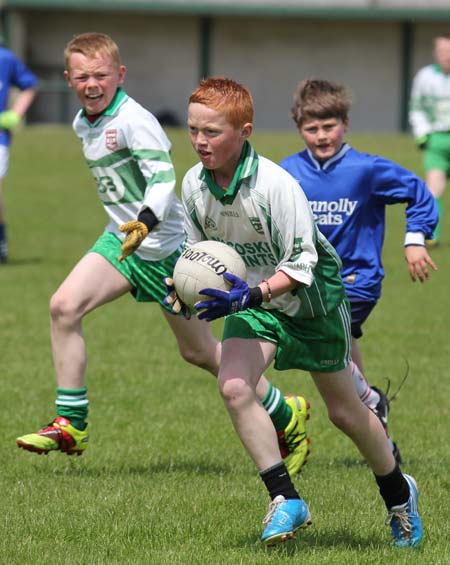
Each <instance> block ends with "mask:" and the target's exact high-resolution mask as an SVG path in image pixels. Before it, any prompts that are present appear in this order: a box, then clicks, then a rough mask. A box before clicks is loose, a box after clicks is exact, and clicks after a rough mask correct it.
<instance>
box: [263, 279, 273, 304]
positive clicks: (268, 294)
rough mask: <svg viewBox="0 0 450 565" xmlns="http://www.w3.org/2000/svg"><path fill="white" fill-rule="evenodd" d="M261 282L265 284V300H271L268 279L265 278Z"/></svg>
mask: <svg viewBox="0 0 450 565" xmlns="http://www.w3.org/2000/svg"><path fill="white" fill-rule="evenodd" d="M261 282H263V283H264V284H265V285H266V286H267V302H270V301H271V300H272V289H271V288H270V284H269V281H268V280H267V279H263V280H262V281H261Z"/></svg>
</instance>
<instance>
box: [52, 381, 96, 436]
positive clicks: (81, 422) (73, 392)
mask: <svg viewBox="0 0 450 565" xmlns="http://www.w3.org/2000/svg"><path fill="white" fill-rule="evenodd" d="M56 391H57V393H58V397H57V398H56V400H55V404H56V412H57V414H58V416H62V417H63V418H67V419H68V420H70V423H71V424H72V426H73V427H74V428H77V429H78V430H84V429H85V428H86V426H87V424H86V418H87V415H88V411H89V400H88V398H87V388H86V387H83V388H75V389H65V388H57V389H56Z"/></svg>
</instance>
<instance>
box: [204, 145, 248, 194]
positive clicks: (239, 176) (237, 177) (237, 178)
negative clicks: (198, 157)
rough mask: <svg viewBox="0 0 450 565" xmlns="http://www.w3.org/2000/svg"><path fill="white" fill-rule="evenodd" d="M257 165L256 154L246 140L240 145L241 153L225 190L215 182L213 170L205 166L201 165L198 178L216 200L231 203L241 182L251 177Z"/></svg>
mask: <svg viewBox="0 0 450 565" xmlns="http://www.w3.org/2000/svg"><path fill="white" fill-rule="evenodd" d="M257 167H258V154H257V153H256V151H255V150H254V149H253V147H252V146H251V145H250V143H249V142H248V141H246V142H245V143H244V145H243V147H242V153H241V156H240V158H239V162H238V164H237V167H236V171H235V172H234V176H233V180H232V181H231V183H230V186H229V187H228V188H227V190H226V191H224V190H223V188H222V187H220V186H219V185H218V184H216V182H215V181H214V176H213V172H212V171H211V170H209V169H205V167H203V168H202V170H201V172H200V179H202V180H203V181H204V182H205V183H206V185H207V187H208V189H209V191H210V192H211V194H212V195H213V196H214V198H215V199H216V200H220V201H221V202H222V203H223V204H232V203H233V201H234V199H235V198H236V194H237V193H238V190H239V188H240V186H241V184H242V182H243V181H244V180H245V179H248V178H249V177H251V176H252V175H253V173H254V172H255V171H256V169H257Z"/></svg>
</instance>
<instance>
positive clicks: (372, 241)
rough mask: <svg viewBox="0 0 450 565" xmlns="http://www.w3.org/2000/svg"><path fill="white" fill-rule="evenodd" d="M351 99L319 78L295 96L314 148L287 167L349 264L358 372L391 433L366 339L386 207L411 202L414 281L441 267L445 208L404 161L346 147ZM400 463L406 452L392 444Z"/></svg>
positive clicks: (377, 291)
mask: <svg viewBox="0 0 450 565" xmlns="http://www.w3.org/2000/svg"><path fill="white" fill-rule="evenodd" d="M351 102H352V101H351V93H350V91H349V90H348V89H347V88H345V87H344V86H342V85H339V84H336V83H333V82H330V81H327V80H318V79H311V80H305V81H302V82H300V84H299V85H298V87H297V89H296V90H295V92H294V104H293V107H292V117H293V119H294V121H295V123H296V124H297V128H298V131H299V133H300V135H301V137H302V138H303V140H304V142H305V144H306V149H305V150H304V151H302V152H300V153H295V154H294V155H291V156H289V157H286V158H285V159H284V160H283V161H282V162H281V163H280V165H281V167H283V168H284V169H285V170H286V171H288V172H289V173H290V174H291V175H292V176H293V177H294V178H295V179H296V180H297V181H298V182H299V184H300V186H301V187H302V189H303V191H304V192H305V194H306V197H307V198H308V200H309V202H310V204H311V208H312V211H313V213H314V216H315V219H316V222H317V226H318V228H319V229H320V231H321V232H322V233H323V234H324V235H325V237H326V238H327V239H328V241H329V242H330V243H331V244H332V245H333V247H334V248H335V249H336V250H337V252H338V254H339V256H340V258H341V260H342V264H343V267H342V278H343V281H344V286H345V290H346V294H347V297H348V298H349V300H350V306H351V312H352V327H351V331H352V359H353V363H352V372H353V380H354V382H355V385H356V389H357V391H358V394H359V396H360V398H361V400H362V401H363V402H364V403H365V404H366V405H367V406H368V407H369V408H370V409H371V410H373V411H374V412H375V414H376V415H377V416H378V417H379V418H380V420H381V421H382V423H383V425H384V427H385V429H386V433H388V430H387V423H388V422H387V419H388V412H389V400H388V398H387V397H386V395H385V394H384V393H383V392H382V391H381V390H380V389H378V388H376V387H370V386H369V385H368V383H367V381H366V379H365V378H364V367H363V361H362V355H361V352H360V350H359V347H358V341H357V340H358V339H359V338H360V337H361V336H362V329H361V328H362V325H363V324H364V322H365V321H366V320H367V318H368V317H369V315H370V313H371V311H372V310H373V308H374V307H375V305H376V303H377V301H378V299H379V298H380V295H381V283H382V280H383V277H384V270H383V265H382V262H381V254H382V248H383V241H384V233H385V208H386V206H387V205H389V204H406V205H407V206H406V211H405V216H406V236H405V241H404V249H405V259H406V262H407V266H408V270H409V274H410V277H411V280H412V281H416V280H417V279H418V280H420V281H421V282H422V283H423V282H425V281H426V280H427V279H428V278H429V270H428V267H431V268H432V269H434V270H435V269H436V265H435V263H434V262H433V261H432V259H431V257H430V256H429V254H428V252H427V250H426V248H425V238H431V237H432V234H433V230H434V227H435V226H436V222H437V209H436V205H435V203H434V200H433V197H432V195H431V193H430V191H429V190H428V188H427V186H426V184H425V183H424V182H423V181H422V180H421V179H420V178H419V177H417V176H416V175H415V174H413V173H411V172H410V171H408V170H406V169H404V168H403V167H400V166H399V165H397V164H396V163H394V162H392V161H389V160H388V159H384V158H382V157H378V156H376V155H368V154H366V153H360V152H359V151H356V150H355V149H353V148H352V147H350V145H348V143H346V142H345V141H344V136H345V133H346V132H347V129H348V127H349V116H348V114H349V111H350V107H351ZM392 448H393V451H394V455H395V457H396V459H397V460H398V461H399V462H400V459H401V458H400V453H399V450H398V448H397V446H396V445H395V443H393V442H392Z"/></svg>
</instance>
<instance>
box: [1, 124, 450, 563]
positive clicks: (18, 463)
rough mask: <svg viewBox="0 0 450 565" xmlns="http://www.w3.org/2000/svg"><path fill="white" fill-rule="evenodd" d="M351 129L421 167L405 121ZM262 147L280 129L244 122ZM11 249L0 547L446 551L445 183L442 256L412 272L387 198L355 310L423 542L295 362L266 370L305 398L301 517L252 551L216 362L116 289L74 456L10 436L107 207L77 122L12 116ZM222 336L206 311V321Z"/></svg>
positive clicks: (371, 558) (119, 551) (269, 146)
mask: <svg viewBox="0 0 450 565" xmlns="http://www.w3.org/2000/svg"><path fill="white" fill-rule="evenodd" d="M169 135H170V137H171V138H172V140H173V144H174V148H173V157H174V161H175V163H176V166H177V172H178V176H179V178H181V176H182V174H183V173H184V172H185V170H186V169H187V168H188V167H189V166H190V165H191V164H193V163H194V162H195V156H194V154H193V152H192V150H191V149H190V148H189V146H188V143H187V136H186V134H185V133H184V132H183V131H178V130H170V131H169ZM351 141H352V142H353V144H354V145H355V146H356V147H357V148H359V149H362V150H367V151H369V152H377V153H380V154H382V155H384V156H386V157H389V158H391V159H394V160H397V161H399V162H400V163H401V164H403V165H404V166H407V167H409V168H411V169H413V170H414V171H415V172H417V173H418V174H422V170H421V156H420V155H419V154H418V153H417V152H416V151H415V149H414V147H413V143H412V140H411V138H409V137H406V136H387V135H386V136H372V135H358V136H357V135H353V136H351ZM253 143H254V146H255V148H256V150H257V151H258V152H260V153H261V154H264V155H266V156H268V157H270V158H272V159H273V160H275V161H277V160H279V159H280V158H281V157H283V156H285V155H287V154H288V153H291V152H294V151H296V150H297V148H298V139H297V136H296V135H295V134H294V133H292V134H291V133H282V132H278V133H274V132H271V133H268V132H267V133H256V134H255V135H254V137H253ZM6 185H7V204H8V217H9V226H8V227H9V235H10V256H11V260H10V263H9V264H8V265H6V266H4V267H1V268H0V282H1V299H0V300H1V308H0V320H1V329H0V359H1V361H0V363H1V371H2V394H1V401H0V402H1V410H0V461H1V471H0V485H1V508H2V512H1V516H0V563H5V564H8V565H9V564H20V565H24V564H33V565H35V564H36V565H37V564H45V565H50V564H52V565H53V564H55V565H56V564H67V565H69V564H86V565H90V564H114V563H133V564H135V563H136V564H137V563H139V564H141V563H142V564H147V563H148V564H159V563H161V564H162V563H164V564H170V565H172V564H184V563H186V564H187V563H189V564H222V563H223V564H258V565H259V564H265V563H288V562H298V563H308V564H321V565H322V564H324V563H326V564H328V563H331V564H342V563H344V562H345V563H346V565H351V564H360V563H365V564H378V563H380V564H381V563H388V562H389V563H392V564H397V563H399V564H402V563H420V564H421V565H422V564H448V563H450V506H449V489H450V479H449V474H448V469H449V466H450V443H449V429H450V413H449V412H450V401H449V398H450V371H449V358H450V339H449V321H448V320H449V313H450V293H449V274H450V221H449V218H450V192H449V191H447V194H446V200H447V209H448V211H449V214H448V215H447V218H445V220H446V224H445V225H444V241H443V244H442V246H441V247H440V248H439V249H437V250H436V251H435V252H434V253H433V257H434V259H435V261H436V262H437V263H438V265H439V271H438V272H437V273H433V275H432V280H431V281H430V282H429V283H428V284H427V285H420V284H419V283H416V284H412V283H411V282H410V281H409V278H408V273H407V269H406V264H405V261H404V258H403V249H402V244H403V232H404V221H403V208H402V207H401V206H395V207H392V208H391V209H390V210H389V212H388V219H387V226H388V227H387V234H386V243H385V249H384V263H385V268H386V279H385V283H384V288H383V297H382V299H381V301H380V303H379V305H378V306H377V308H376V309H375V311H374V312H373V314H372V315H371V317H370V319H369V321H368V322H367V324H366V325H365V326H364V327H365V335H364V337H363V338H362V340H361V348H362V351H363V354H364V356H365V363H366V369H367V376H368V379H369V381H370V382H371V383H373V384H377V385H378V386H380V387H385V386H386V383H387V379H390V380H391V381H392V385H391V389H392V388H393V389H394V390H395V388H396V386H397V385H398V384H399V383H400V381H401V380H402V377H403V375H404V372H405V359H407V360H408V363H409V365H410V373H409V378H408V380H407V382H406V384H405V385H404V387H403V389H402V390H401V392H400V394H399V396H398V399H397V400H395V402H394V403H393V406H392V413H391V430H392V434H393V436H394V438H395V440H396V441H397V442H398V444H399V446H400V447H401V450H402V454H403V458H404V464H403V469H404V470H405V471H407V472H408V473H410V474H412V475H414V476H415V477H416V479H417V481H418V484H419V488H420V494H421V510H422V516H423V522H424V528H425V536H424V541H423V544H422V547H421V548H420V549H419V550H417V551H414V552H411V551H401V550H397V549H394V548H393V547H392V546H391V543H390V532H389V528H388V527H387V526H385V525H384V519H385V509H384V507H383V504H382V501H381V498H380V497H379V496H378V493H377V488H376V485H375V482H374V481H373V480H372V477H371V475H370V473H369V471H368V469H367V468H366V465H365V464H364V463H363V462H362V461H361V458H360V457H359V455H358V453H357V452H356V451H355V449H354V447H353V446H352V444H351V443H350V441H348V440H347V439H346V438H344V437H343V436H341V434H340V433H339V432H338V431H337V430H335V429H334V428H333V427H332V426H331V424H330V423H329V422H328V420H327V417H326V414H325V410H324V406H323V404H322V403H321V401H320V400H319V398H318V394H317V393H316V391H315V389H314V387H313V386H312V383H311V381H310V379H309V376H308V375H307V374H305V373H301V372H294V371H292V372H287V373H278V372H275V371H273V370H270V371H269V373H268V376H269V377H270V378H271V380H273V382H274V383H275V384H276V385H277V386H279V387H281V388H282V390H283V391H284V392H286V393H288V392H291V393H292V392H302V393H303V394H304V395H306V396H307V398H308V399H309V400H310V402H311V420H310V426H309V431H310V435H311V441H312V453H311V457H310V460H309V462H308V465H307V466H306V468H305V470H304V471H303V472H302V474H301V475H300V476H299V477H298V478H297V479H296V480H295V483H296V486H297V487H298V489H299V491H300V493H301V495H302V496H303V497H304V498H305V499H306V500H307V501H308V503H309V504H310V509H311V513H312V517H313V521H314V524H313V526H312V527H311V528H309V529H308V530H307V531H305V532H302V533H301V534H299V535H298V536H297V539H296V541H295V542H293V543H291V544H288V545H285V546H284V547H282V548H280V549H276V550H274V551H270V552H267V551H265V550H264V549H263V547H262V546H261V545H260V543H259V537H260V534H261V531H262V525H261V520H262V518H263V516H264V514H265V512H266V509H267V502H268V501H267V496H266V494H265V490H264V488H263V485H262V483H261V482H260V480H259V478H258V477H257V474H256V472H255V469H254V468H253V465H252V463H251V462H250V460H249V459H248V457H247V456H246V455H245V453H244V451H243V449H242V447H241V445H240V444H239V442H238V440H237V438H236V436H235V434H234V432H233V430H232V427H231V424H230V422H229V420H228V416H227V415H226V413H225V409H224V407H223V405H222V402H221V399H220V398H219V395H218V393H217V391H216V386H215V382H214V380H213V378H211V377H210V376H209V375H208V374H206V373H204V372H202V371H200V370H198V369H195V368H194V367H191V366H188V365H187V364H186V363H184V362H183V361H182V360H181V359H180V357H179V356H178V353H177V350H176V347H175V343H174V339H173V337H172V335H171V334H170V332H169V331H168V328H167V327H166V326H165V323H164V322H163V318H162V317H161V315H160V313H159V309H158V307H156V306H155V305H142V304H141V305H137V304H136V303H134V301H133V299H132V298H131V297H124V298H122V299H121V300H119V301H117V302H115V303H114V304H110V305H108V306H106V307H105V308H103V309H101V310H100V311H98V312H95V313H93V314H92V315H90V316H89V317H88V318H87V319H86V322H85V334H86V339H87V343H88V354H89V367H88V388H89V397H90V400H91V412H90V422H91V427H92V434H91V445H90V447H89V449H88V451H87V452H86V454H85V455H83V457H77V458H75V457H73V458H69V457H67V456H66V455H62V454H59V453H52V454H50V455H49V456H47V457H46V456H38V455H36V454H32V453H27V452H24V451H22V450H19V449H18V448H17V447H16V445H15V437H16V436H17V435H21V434H23V433H25V432H31V431H35V430H37V429H38V427H40V426H41V425H42V424H45V423H46V422H49V421H50V420H51V419H53V417H54V414H55V408H54V397H55V381H54V376H53V370H52V362H51V351H50V343H49V331H48V325H49V324H48V318H49V315H48V302H49V299H50V296H51V294H52V292H53V291H54V290H55V289H56V288H57V286H58V284H59V283H60V282H61V281H62V279H63V278H64V277H65V275H66V274H67V273H68V271H69V270H70V268H71V267H72V266H73V264H74V263H75V261H77V260H78V258H79V257H80V256H81V255H82V254H83V253H84V252H85V250H86V249H87V248H88V247H89V246H90V245H91V244H92V242H93V241H94V240H95V239H96V237H97V235H98V234H99V233H100V231H101V230H102V229H103V226H104V225H105V223H106V221H105V220H106V218H105V215H104V212H103V209H102V207H101V205H100V204H99V203H98V202H97V197H96V193H95V188H94V183H93V180H91V177H90V174H89V171H88V169H87V166H86V165H85V163H84V161H83V158H82V154H81V147H80V145H79V142H78V140H77V139H76V137H75V135H73V133H72V132H71V130H70V129H69V128H64V127H54V128H48V127H29V128H26V129H23V130H21V131H20V132H18V134H17V136H16V139H15V143H14V146H13V151H12V160H11V167H10V174H9V176H8V178H7V183H6ZM214 331H216V332H217V334H218V335H219V333H220V323H218V324H216V325H215V326H214Z"/></svg>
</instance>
